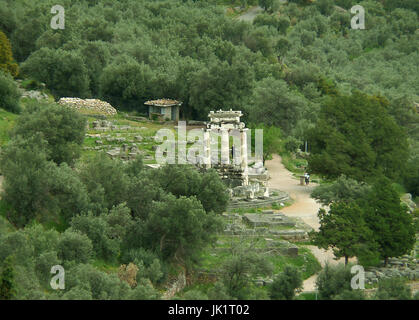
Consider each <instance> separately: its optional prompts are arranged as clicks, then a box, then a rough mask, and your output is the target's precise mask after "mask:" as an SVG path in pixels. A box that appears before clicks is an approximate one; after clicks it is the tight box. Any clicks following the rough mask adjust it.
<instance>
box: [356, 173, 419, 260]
mask: <svg viewBox="0 0 419 320" xmlns="http://www.w3.org/2000/svg"><path fill="white" fill-rule="evenodd" d="M363 207H364V208H365V209H364V210H365V213H364V216H365V221H366V223H367V225H368V227H369V229H370V230H372V232H373V234H372V237H373V240H374V242H376V243H377V244H378V252H379V253H380V256H381V258H382V259H384V260H385V263H386V264H387V260H388V258H389V257H398V256H401V255H403V254H406V253H408V252H409V251H410V250H412V249H413V246H414V243H415V241H416V238H415V228H414V224H413V218H412V216H411V215H410V214H409V213H407V212H406V210H405V208H404V207H403V206H402V205H401V203H400V197H399V195H398V193H397V191H396V190H395V189H394V188H393V186H392V185H391V182H390V181H389V180H388V179H386V178H381V179H379V180H378V181H377V182H376V183H375V184H374V185H373V188H372V190H371V192H370V194H369V195H368V197H367V199H366V200H365V204H364V205H363Z"/></svg>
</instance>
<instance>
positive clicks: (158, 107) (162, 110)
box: [144, 99, 182, 121]
mask: <svg viewBox="0 0 419 320" xmlns="http://www.w3.org/2000/svg"><path fill="white" fill-rule="evenodd" d="M144 104H145V105H147V106H148V117H149V119H160V120H172V121H179V109H180V106H181V105H182V102H180V101H177V100H171V99H158V100H150V101H147V102H145V103H144Z"/></svg>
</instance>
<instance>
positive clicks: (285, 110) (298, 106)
mask: <svg viewBox="0 0 419 320" xmlns="http://www.w3.org/2000/svg"><path fill="white" fill-rule="evenodd" d="M304 108H305V102H304V100H303V98H301V97H299V96H297V95H295V94H294V93H293V92H291V91H290V90H289V88H288V86H287V83H286V82H285V81H284V80H276V79H273V78H266V79H263V80H262V81H260V82H259V83H257V84H256V88H255V90H254V93H253V98H252V104H251V105H250V106H249V107H248V110H247V111H248V112H249V119H250V120H251V121H252V122H254V123H264V124H265V125H267V126H279V127H280V128H281V129H282V131H283V132H284V133H285V134H288V133H289V132H290V131H291V129H292V127H293V126H294V125H295V123H296V122H297V120H298V119H299V118H300V117H301V115H302V112H303V110H304Z"/></svg>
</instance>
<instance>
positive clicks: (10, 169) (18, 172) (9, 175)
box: [0, 135, 54, 226]
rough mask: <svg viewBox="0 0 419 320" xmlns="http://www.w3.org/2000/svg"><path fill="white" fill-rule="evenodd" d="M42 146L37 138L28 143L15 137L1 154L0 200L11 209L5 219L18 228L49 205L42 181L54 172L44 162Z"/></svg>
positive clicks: (45, 156) (44, 181) (44, 182)
mask: <svg viewBox="0 0 419 320" xmlns="http://www.w3.org/2000/svg"><path fill="white" fill-rule="evenodd" d="M45 144H46V142H45V141H43V140H42V139H41V137H40V135H36V136H34V137H32V138H30V139H28V140H23V139H22V138H20V137H17V138H16V139H13V140H12V141H11V142H10V143H9V144H8V145H7V147H5V148H3V150H2V154H1V160H0V166H1V170H2V173H3V176H4V182H3V188H4V196H3V197H2V198H3V199H2V200H3V201H6V202H7V203H9V204H10V205H11V207H12V208H13V210H11V212H10V213H9V219H10V220H11V221H13V222H14V223H16V224H17V225H18V226H22V225H25V224H26V223H28V222H29V221H30V220H32V219H33V218H35V216H36V214H37V212H38V210H39V209H40V208H46V207H48V205H49V204H50V203H51V195H50V194H49V192H48V191H49V190H48V183H46V181H49V177H50V176H51V173H52V171H53V170H54V168H53V165H52V164H51V163H49V162H48V161H47V154H46V153H45V149H46V147H45Z"/></svg>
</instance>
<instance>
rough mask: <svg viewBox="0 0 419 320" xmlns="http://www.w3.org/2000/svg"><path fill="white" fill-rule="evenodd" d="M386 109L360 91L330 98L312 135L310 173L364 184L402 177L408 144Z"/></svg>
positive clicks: (310, 141)
mask: <svg viewBox="0 0 419 320" xmlns="http://www.w3.org/2000/svg"><path fill="white" fill-rule="evenodd" d="M386 106H387V102H386V101H385V100H383V99H380V98H377V97H368V96H367V95H365V94H362V93H360V92H355V93H353V94H352V95H351V96H336V97H333V98H330V99H329V100H328V102H327V103H326V104H325V105H323V106H322V109H321V111H320V115H319V120H318V122H317V124H316V127H315V128H314V129H313V130H312V131H311V134H310V138H309V144H310V146H311V148H310V149H311V150H310V151H311V154H310V158H309V170H310V171H311V172H313V173H319V174H321V175H322V176H325V177H328V178H337V177H339V176H340V175H341V174H345V175H346V176H347V177H348V178H353V179H356V180H360V181H365V180H371V179H375V178H376V176H377V175H379V174H381V173H382V174H384V175H386V176H387V177H390V178H398V177H399V176H400V175H401V174H402V173H403V172H404V168H405V163H406V159H407V156H408V144H407V139H406V134H405V133H404V131H403V129H401V128H400V127H399V126H398V125H397V124H396V123H395V121H394V119H393V118H392V117H391V116H390V115H389V114H388V112H387V110H386Z"/></svg>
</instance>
